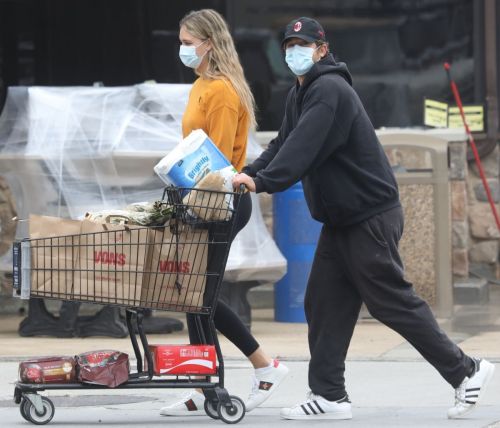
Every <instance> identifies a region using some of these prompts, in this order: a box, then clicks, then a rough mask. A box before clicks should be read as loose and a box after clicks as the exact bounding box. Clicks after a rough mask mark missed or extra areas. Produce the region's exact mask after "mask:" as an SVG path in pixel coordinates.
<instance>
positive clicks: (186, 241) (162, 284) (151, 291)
mask: <svg viewBox="0 0 500 428" xmlns="http://www.w3.org/2000/svg"><path fill="white" fill-rule="evenodd" d="M240 196H241V195H240V193H232V192H219V191H210V190H200V189H185V188H174V187H171V188H167V189H166V190H165V192H164V194H163V198H162V200H163V203H164V204H165V205H166V206H167V207H169V208H170V209H171V218H170V219H169V220H168V221H167V223H166V224H165V225H163V226H161V227H139V226H134V225H127V224H96V223H92V222H89V221H85V220H84V221H82V222H80V223H78V224H76V225H73V226H75V227H78V228H79V233H73V234H59V235H57V236H47V234H46V233H45V234H44V233H43V230H44V228H45V226H46V225H44V224H41V225H40V224H39V225H38V226H41V227H38V229H39V230H42V232H41V233H40V234H39V236H36V237H34V236H30V238H29V239H24V240H22V241H19V242H16V243H15V245H14V262H13V275H14V295H15V296H18V297H21V298H24V299H28V298H30V297H38V298H48V299H59V300H67V301H77V302H87V303H95V304H105V305H115V306H119V307H123V308H124V309H125V312H126V321H127V327H128V331H129V334H130V340H131V343H132V347H133V349H134V354H135V358H136V361H137V367H136V371H135V372H131V373H129V376H128V381H127V382H125V383H123V384H121V385H119V386H117V388H119V389H132V388H134V389H136V388H137V389H144V388H147V389H153V388H154V389H156V388H158V389H159V388H201V389H202V390H203V392H204V394H205V397H206V400H205V411H206V413H207V415H208V416H210V417H212V418H214V419H220V420H222V421H223V422H226V423H237V422H239V421H240V420H241V419H242V418H243V417H244V415H245V405H244V403H243V401H242V400H241V399H240V398H238V397H236V396H231V395H229V393H228V392H227V390H226V389H225V388H224V360H223V356H222V352H221V349H220V345H219V341H218V339H217V333H216V330H215V325H214V322H213V316H214V311H215V307H216V304H217V299H218V294H219V289H220V285H221V282H222V277H223V274H224V270H225V266H226V262H227V256H228V253H229V248H230V245H231V241H232V237H233V226H234V221H235V218H236V217H237V215H238V205H239V204H238V202H239V198H240ZM40 221H42V220H40ZM47 221H52V222H53V221H54V220H53V219H48V220H47ZM30 226H31V225H30ZM73 226H72V227H73ZM30 230H32V228H31V227H30ZM45 230H49V228H45ZM145 309H148V310H149V309H156V310H165V311H175V312H184V313H187V314H190V316H192V317H193V319H194V321H195V322H194V324H195V325H196V327H197V333H198V337H199V338H200V344H207V345H214V347H215V350H216V356H217V366H216V368H215V372H214V373H213V374H211V375H206V376H201V377H200V376H199V375H196V376H194V375H193V374H192V373H185V374H182V375H176V376H169V377H166V376H160V377H158V376H156V375H155V372H154V361H153V357H152V353H151V351H150V348H149V344H148V340H147V337H146V335H145V333H144V330H143V326H142V320H143V313H144V310H145ZM136 332H137V334H136ZM137 336H138V337H139V339H138V337H137ZM143 356H144V359H143ZM106 388H107V387H106V386H102V385H95V384H88V383H23V382H17V383H16V386H15V391H14V400H15V402H16V403H17V404H19V405H20V412H21V415H22V417H23V418H24V419H26V420H27V421H29V422H32V423H34V424H37V425H42V424H46V423H48V422H50V421H51V420H52V418H53V416H54V411H55V409H54V405H53V403H52V402H51V400H50V399H48V398H47V397H42V396H40V395H39V393H40V392H42V391H45V390H76V389H86V390H88V389H99V390H102V389H106Z"/></svg>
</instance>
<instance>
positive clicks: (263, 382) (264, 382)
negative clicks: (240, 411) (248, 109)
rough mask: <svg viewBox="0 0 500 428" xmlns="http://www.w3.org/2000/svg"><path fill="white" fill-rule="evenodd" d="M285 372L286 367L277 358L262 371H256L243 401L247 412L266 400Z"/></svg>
mask: <svg viewBox="0 0 500 428" xmlns="http://www.w3.org/2000/svg"><path fill="white" fill-rule="evenodd" d="M287 374H288V367H287V366H285V365H284V364H282V363H280V362H279V361H278V360H273V364H272V366H271V367H269V368H267V369H265V370H264V372H263V373H262V372H261V371H260V370H259V371H256V372H255V375H254V378H253V386H252V392H251V393H250V395H249V396H248V400H247V402H246V403H245V407H246V410H247V412H250V411H252V410H253V409H255V408H256V407H257V406H260V405H261V404H262V403H263V402H264V401H266V400H267V399H268V398H269V397H270V396H271V395H272V394H273V392H274V391H276V388H278V386H279V384H280V383H281V382H282V380H283V379H284V378H285V377H286V375H287Z"/></svg>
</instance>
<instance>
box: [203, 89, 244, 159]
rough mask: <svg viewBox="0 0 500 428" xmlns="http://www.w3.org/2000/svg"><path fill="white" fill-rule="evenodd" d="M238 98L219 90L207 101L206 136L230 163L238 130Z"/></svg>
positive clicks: (226, 91)
mask: <svg viewBox="0 0 500 428" xmlns="http://www.w3.org/2000/svg"><path fill="white" fill-rule="evenodd" d="M238 103H239V100H238V98H237V97H236V96H235V95H233V94H231V93H229V91H228V90H226V89H224V88H221V89H220V90H215V91H214V92H213V93H212V94H211V96H210V97H209V99H208V100H207V110H206V111H207V134H208V136H209V137H210V139H211V140H212V141H213V142H214V143H215V144H216V145H217V147H218V148H219V149H220V151H221V152H222V153H223V154H224V156H226V158H227V159H228V160H229V161H231V160H232V157H233V147H234V140H235V138H236V131H237V129H238Z"/></svg>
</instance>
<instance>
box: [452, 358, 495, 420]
mask: <svg viewBox="0 0 500 428" xmlns="http://www.w3.org/2000/svg"><path fill="white" fill-rule="evenodd" d="M474 361H475V363H476V372H475V373H474V374H473V375H472V377H471V378H468V377H466V378H465V379H464V380H463V382H462V383H461V384H460V386H459V387H458V388H457V389H455V405H454V406H453V407H451V408H450V409H448V418H449V419H454V418H459V417H460V416H463V415H465V414H466V413H468V412H470V411H471V410H472V409H474V408H475V407H476V405H477V404H478V403H479V400H481V398H482V396H483V393H484V390H485V388H486V386H487V385H488V383H489V381H490V380H491V378H492V377H493V373H494V372H495V366H494V365H493V364H491V363H490V362H489V361H486V360H477V359H475V360H474Z"/></svg>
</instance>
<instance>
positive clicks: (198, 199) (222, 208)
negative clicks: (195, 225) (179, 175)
mask: <svg viewBox="0 0 500 428" xmlns="http://www.w3.org/2000/svg"><path fill="white" fill-rule="evenodd" d="M197 189H199V190H197ZM221 192H222V193H221ZM230 198H231V196H230V195H229V194H227V190H226V189H225V187H224V177H223V176H222V175H221V174H220V173H219V172H217V171H215V172H210V173H208V174H207V175H206V176H205V177H204V178H202V179H201V180H200V181H199V182H198V183H196V186H195V189H193V190H191V191H190V192H189V193H188V194H187V195H186V196H185V197H184V198H183V200H182V203H183V204H184V205H186V206H188V207H189V208H190V209H191V211H192V212H193V213H194V214H195V215H196V217H199V218H201V219H203V220H205V221H210V220H215V221H225V220H229V219H230V218H231V211H230V210H229V208H230V203H229V201H230Z"/></svg>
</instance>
